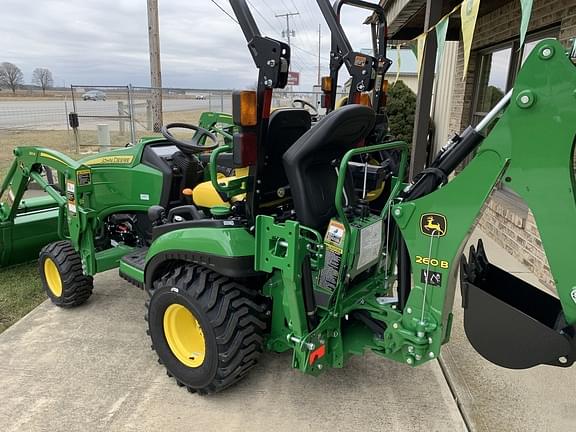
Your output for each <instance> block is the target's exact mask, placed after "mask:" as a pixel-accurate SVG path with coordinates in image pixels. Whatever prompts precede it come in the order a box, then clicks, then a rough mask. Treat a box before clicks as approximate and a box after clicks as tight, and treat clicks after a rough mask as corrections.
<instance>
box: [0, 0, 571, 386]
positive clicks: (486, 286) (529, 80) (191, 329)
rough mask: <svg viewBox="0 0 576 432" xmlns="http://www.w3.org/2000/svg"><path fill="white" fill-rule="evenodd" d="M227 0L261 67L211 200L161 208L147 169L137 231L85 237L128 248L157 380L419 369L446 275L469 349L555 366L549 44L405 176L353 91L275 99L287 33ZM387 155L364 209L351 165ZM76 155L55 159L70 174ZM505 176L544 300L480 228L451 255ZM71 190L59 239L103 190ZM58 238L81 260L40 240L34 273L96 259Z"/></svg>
mask: <svg viewBox="0 0 576 432" xmlns="http://www.w3.org/2000/svg"><path fill="white" fill-rule="evenodd" d="M317 1H318V3H319V4H320V5H321V6H322V7H323V8H327V7H328V6H330V5H329V2H328V0H317ZM230 3H231V6H232V9H233V11H234V13H235V14H236V17H237V19H238V22H239V24H240V26H241V28H242V31H243V33H244V36H245V38H246V40H247V42H248V46H249V50H250V53H251V55H252V57H253V59H254V62H255V65H256V67H257V69H258V70H259V76H258V88H257V90H256V91H242V92H236V93H235V94H234V96H233V107H234V109H233V115H232V119H233V122H234V127H235V129H234V134H233V137H232V138H231V139H230V140H228V141H227V142H226V143H225V144H224V145H222V146H220V147H218V148H215V149H213V150H212V152H211V154H210V161H209V163H208V164H207V166H206V169H207V170H208V171H209V172H210V183H209V184H204V185H203V188H202V189H201V190H200V191H201V192H203V193H208V192H209V190H211V193H212V195H210V196H212V197H213V196H217V197H218V198H219V200H216V199H214V200H202V194H200V193H192V194H191V195H190V196H191V199H190V201H189V203H188V204H185V205H180V206H178V207H179V210H178V211H174V208H172V209H171V208H169V207H167V206H165V205H163V204H162V201H161V199H160V197H161V196H162V195H161V193H160V184H158V185H156V184H150V185H149V186H148V189H150V190H152V191H156V190H157V191H158V192H154V194H150V197H151V199H150V204H152V203H154V204H156V205H151V206H148V207H149V208H148V210H147V220H148V221H149V223H150V226H151V237H150V242H149V243H146V244H142V245H137V246H138V247H133V248H131V249H130V250H129V251H128V252H126V253H124V252H125V251H124V250H123V248H125V242H123V241H117V244H116V245H115V246H113V247H112V248H109V249H107V250H105V251H103V252H96V254H98V253H105V254H110V255H113V256H114V257H119V256H120V255H123V254H124V255H123V256H122V258H121V259H120V272H121V274H123V275H124V277H126V278H127V279H128V280H130V281H131V282H133V283H134V284H136V285H138V286H141V287H143V288H144V289H145V291H146V293H147V295H148V296H149V300H148V301H147V303H146V304H147V312H146V319H147V322H148V333H149V335H150V337H151V340H152V346H153V349H154V350H155V351H156V353H157V355H158V357H159V360H160V363H162V364H163V365H164V366H165V368H166V370H167V373H168V375H169V376H172V377H174V379H175V381H176V382H177V383H178V385H180V386H183V387H186V388H187V389H188V390H189V391H191V392H197V393H199V394H209V393H214V392H218V391H221V390H223V389H225V388H227V387H229V386H231V385H233V384H234V383H236V382H237V381H239V380H240V379H242V378H244V377H245V376H246V375H247V373H248V372H249V370H250V369H251V368H253V367H254V365H255V364H256V363H257V361H258V358H259V355H260V353H261V352H263V351H273V352H284V351H288V352H291V353H292V367H294V368H296V369H298V370H300V371H302V372H304V373H307V374H310V375H318V374H321V373H323V372H325V371H326V370H328V369H330V368H334V367H337V368H341V367H344V365H345V364H346V361H347V360H348V359H349V358H350V357H351V356H352V355H361V354H363V353H364V352H366V351H367V350H369V351H372V352H373V353H376V354H377V355H380V356H382V357H385V358H387V359H390V360H393V361H397V362H402V363H405V364H407V365H410V366H413V367H416V366H419V365H422V364H424V363H426V362H428V361H431V360H434V359H436V358H437V357H438V356H439V354H440V350H441V347H442V345H443V344H445V343H447V342H448V341H449V340H450V332H451V328H452V308H453V303H454V297H455V290H456V287H457V285H458V273H459V272H460V279H461V281H460V286H461V290H462V306H463V307H464V325H465V330H466V334H467V335H468V338H469V339H470V342H471V343H472V345H473V346H474V347H475V348H476V350H477V351H478V352H479V353H480V354H481V355H482V356H484V357H485V358H487V359H488V360H490V361H492V362H494V363H496V364H499V365H501V366H503V367H508V368H514V369H523V368H528V367H532V366H535V365H539V364H547V365H552V366H559V367H567V366H571V365H572V364H573V363H574V361H575V359H576V343H575V324H576V288H575V285H576V284H575V283H574V280H573V279H574V278H573V273H572V269H571V260H570V255H569V254H570V252H569V247H570V246H571V245H573V244H576V230H575V229H574V227H573V222H572V221H573V220H574V219H575V218H576V198H575V193H574V186H575V181H574V171H573V149H574V139H575V136H576V103H575V101H574V94H575V91H576V90H575V89H576V70H575V69H574V68H575V66H574V64H573V63H572V62H571V59H570V58H569V57H568V56H567V55H566V54H565V52H564V48H563V47H562V45H561V44H560V43H558V42H557V41H555V40H552V39H550V40H545V41H542V42H540V43H539V44H538V45H537V46H536V47H535V48H534V50H533V52H532V54H531V55H530V56H529V57H528V58H527V60H526V62H525V63H524V66H523V68H522V70H521V71H520V73H519V75H518V78H517V80H516V85H515V88H514V90H513V91H511V92H510V93H508V94H507V95H506V96H505V97H504V99H503V100H502V101H501V102H500V103H499V104H498V105H497V106H496V107H495V108H494V109H493V110H492V111H491V112H490V113H489V114H488V115H487V116H486V117H485V119H484V120H483V121H482V122H481V123H480V124H479V125H478V126H476V127H469V128H467V129H466V130H465V131H464V132H463V133H462V134H460V135H457V136H455V137H454V138H453V139H452V140H451V141H450V142H449V143H448V144H447V145H446V146H445V147H444V148H443V149H442V151H441V152H440V153H439V154H438V156H437V157H436V159H435V160H434V161H433V162H432V163H431V164H430V166H429V167H427V168H426V169H425V170H424V171H423V172H422V173H421V174H420V175H419V176H417V178H416V179H415V180H414V181H413V182H412V183H406V182H404V178H405V176H404V173H405V170H406V161H407V156H408V154H407V153H408V147H407V145H406V144H405V143H403V142H388V143H376V144H372V145H369V146H365V145H363V144H364V143H365V140H366V137H367V136H369V134H370V133H371V132H372V130H373V128H374V124H375V122H376V121H377V117H376V113H375V112H374V110H373V109H372V108H370V107H368V106H364V105H359V104H350V105H347V106H345V107H342V108H340V109H337V110H334V111H333V112H332V113H330V114H329V115H327V116H326V117H324V118H323V119H322V120H320V121H319V122H318V123H317V124H316V125H315V126H314V127H311V119H310V115H309V113H308V112H307V111H305V110H301V109H286V110H276V111H274V112H271V109H270V105H271V100H272V93H273V90H274V89H275V88H283V87H284V86H285V85H286V83H287V78H288V70H289V65H290V47H289V46H288V45H287V44H285V43H283V42H280V41H276V40H274V39H271V38H268V37H265V36H262V35H261V34H260V32H259V29H258V27H257V25H256V22H255V21H254V18H253V16H252V14H251V12H250V10H249V8H248V6H247V4H246V2H245V0H231V2H230ZM488 126H490V127H491V130H490V132H489V133H488V135H487V136H484V135H483V132H484V131H486V130H487V128H488ZM180 144H181V145H183V148H188V149H191V147H190V145H191V144H193V143H188V144H186V143H183V142H181V143H180ZM196 144H198V143H196ZM187 145H188V147H186V146H187ZM193 147H199V146H198V145H193ZM204 149H206V147H204ZM389 150H397V151H399V152H400V154H401V158H400V165H399V172H398V175H396V176H394V177H392V178H391V179H389V180H387V181H388V182H390V184H389V185H388V186H389V187H388V188H387V190H388V192H386V197H385V199H384V200H383V204H382V205H381V207H380V208H377V209H375V208H374V206H371V205H370V204H369V202H368V200H367V195H368V193H369V192H370V190H371V188H380V187H381V186H382V185H381V184H372V182H374V181H375V180H374V178H372V176H371V175H370V173H369V171H368V165H367V164H366V165H365V169H364V176H355V175H354V170H355V169H357V164H358V162H355V160H358V157H360V156H363V155H364V156H365V155H371V154H373V153H377V152H381V151H389ZM129 151H130V150H126V152H129ZM122 156H123V157H125V156H124V154H122ZM470 156H473V158H472V160H471V162H470V163H469V164H468V165H467V166H466V167H465V168H464V169H463V170H462V171H461V172H460V173H459V174H458V175H456V176H453V174H454V171H455V170H456V168H457V167H458V166H459V165H460V164H461V163H463V162H464V161H465V160H466V159H467V158H469V157H470ZM30 157H37V156H36V155H34V156H32V155H31V156H30ZM228 157H230V158H231V160H232V161H233V165H234V168H235V170H236V171H237V172H235V173H233V175H228V176H225V175H223V174H222V173H219V172H218V168H217V167H218V166H219V165H220V162H221V160H224V159H226V158H228ZM65 162H68V161H65ZM69 163H70V162H68V164H69ZM32 165H33V164H32ZM84 165H86V164H84ZM14 169H17V168H14ZM81 169H83V167H82V166H80V165H79V166H78V167H77V169H76V171H75V172H74V173H71V174H74V175H75V176H76V177H74V178H75V179H77V180H76V183H77V184H78V187H79V180H78V179H79V177H78V175H79V172H78V170H81ZM71 174H70V175H71ZM29 176H32V174H30V175H29ZM66 178H68V177H66ZM95 180H96V173H95V172H94V173H92V177H91V182H90V184H91V185H93V186H96V185H97V184H98V185H99V184H100V183H102V184H104V183H105V184H107V186H106V187H107V188H112V187H117V188H118V189H119V187H118V185H117V184H116V183H114V182H117V181H118V180H116V179H113V182H112V183H109V182H108V180H109V178H108V177H107V176H106V177H105V176H102V178H101V179H100V180H101V181H98V182H96V181H95ZM380 181H382V180H381V179H380ZM501 181H502V182H504V183H505V184H506V185H507V186H508V187H509V188H511V189H512V190H514V191H515V192H516V193H517V194H518V195H520V196H521V197H522V198H523V199H524V200H525V201H526V203H527V204H528V205H529V206H530V208H531V209H532V211H533V214H534V217H535V219H536V221H537V224H538V228H539V230H540V233H541V237H542V243H543V246H544V249H545V251H546V255H547V257H548V260H549V264H550V268H551V271H552V274H553V275H554V280H555V282H556V291H557V294H558V298H557V297H554V296H552V295H550V294H548V293H545V292H543V291H539V290H538V289H536V288H535V287H533V286H531V285H529V284H527V283H525V282H522V281H520V280H518V279H517V278H516V277H515V276H513V275H510V274H507V273H506V272H504V271H503V270H501V269H500V268H498V267H497V266H495V265H494V264H492V263H490V262H489V260H488V257H487V254H486V252H485V251H484V247H483V244H482V243H481V242H480V243H479V244H478V245H477V246H476V247H474V248H472V249H471V251H470V253H469V255H468V258H464V256H463V254H462V253H463V249H464V246H465V244H466V242H467V240H468V238H469V236H470V234H471V232H472V230H473V229H474V227H475V224H476V220H477V218H478V217H479V214H480V212H481V209H482V207H483V205H484V203H485V202H486V200H487V199H488V198H489V196H490V194H491V192H492V190H493V189H494V187H495V186H496V185H497V184H498V183H499V182H501ZM376 183H378V178H377V179H376ZM132 186H133V187H136V186H134V185H132ZM199 186H200V185H197V186H196V187H195V188H194V191H193V192H195V191H196V188H198V187H199ZM210 187H211V189H210ZM155 188H156V189H155ZM5 189H6V187H3V192H4V190H5ZM74 192H75V194H74V196H73V197H74V200H73V202H71V201H70V200H71V197H70V196H68V198H67V200H68V201H67V202H68V205H67V206H64V208H63V210H61V211H62V212H63V213H64V215H65V216H66V218H65V219H64V220H65V221H67V224H68V232H69V233H70V235H71V237H72V238H73V239H74V237H73V236H74V230H75V229H76V228H75V226H76V225H77V224H79V226H87V223H88V225H90V221H96V220H98V219H97V218H96V219H94V218H92V217H91V215H93V214H94V213H93V212H94V211H95V210H94V208H93V206H94V203H95V202H99V201H96V200H100V199H111V198H110V197H111V196H114V194H111V195H105V196H104V197H99V196H98V194H97V192H96V191H92V190H90V193H87V192H85V191H84V190H79V189H75V191H74ZM116 193H120V192H119V191H116ZM214 194H215V195H214ZM106 197H108V198H106ZM152 197H154V199H152ZM71 203H73V204H74V205H75V206H76V207H75V209H76V214H77V216H74V211H72V208H71V206H70V204H71ZM138 209H140V207H138ZM122 211H125V210H124V209H123V210H122ZM176 216H178V217H176ZM75 218H76V219H75ZM83 221H84V222H83ZM92 223H95V222H92ZM64 229H65V227H63V228H62V230H64ZM72 247H73V250H72V251H69V252H70V253H71V254H72V253H78V254H79V260H76V261H75V260H72V261H71V262H69V263H68V264H65V263H64V262H63V261H62V262H58V261H57V260H55V265H54V267H52V266H51V265H50V264H48V265H46V264H45V263H46V260H45V259H44V258H42V257H43V256H45V255H46V254H45V255H41V270H42V268H44V270H43V271H44V273H43V274H44V275H45V283H48V284H49V285H50V284H53V285H54V287H55V288H58V286H61V287H62V292H63V293H66V292H67V291H66V290H67V289H68V290H70V289H71V288H70V287H81V286H83V285H82V284H84V283H87V281H86V280H84V279H82V277H89V276H91V275H92V274H94V272H95V271H100V270H101V269H100V267H98V265H97V266H96V268H94V267H93V266H91V264H90V263H91V262H93V261H91V260H93V259H94V257H93V256H90V254H89V253H87V251H88V248H86V246H85V245H84V244H75V243H74V241H73V242H72ZM92 250H93V251H94V247H93V246H92ZM59 251H60V252H58V253H60V254H61V253H64V252H62V251H63V249H62V247H60V249H59ZM54 253H56V252H54ZM42 266H44V267H42ZM73 266H76V267H75V268H74V269H72V270H70V268H71V267H73ZM78 268H80V270H78ZM70 272H72V273H70ZM70 274H74V275H76V276H77V280H76V279H74V278H72V277H71V276H70ZM56 303H57V302H56ZM57 304H58V303H57Z"/></svg>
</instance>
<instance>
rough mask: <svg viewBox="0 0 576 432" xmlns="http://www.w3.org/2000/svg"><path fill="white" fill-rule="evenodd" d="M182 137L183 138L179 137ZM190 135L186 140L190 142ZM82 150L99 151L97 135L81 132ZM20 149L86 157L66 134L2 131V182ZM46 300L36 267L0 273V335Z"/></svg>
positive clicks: (180, 117)
mask: <svg viewBox="0 0 576 432" xmlns="http://www.w3.org/2000/svg"><path fill="white" fill-rule="evenodd" d="M200 113H201V112H200V111H197V112H196V111H192V112H190V111H185V112H169V113H164V119H163V120H164V123H165V124H167V123H172V122H176V121H179V122H185V123H192V124H197V122H198V119H199V117H200ZM137 135H138V137H142V136H144V135H153V132H150V131H138V133H137ZM179 136H182V135H179ZM189 136H190V134H189V133H188V135H187V136H186V138H189ZM80 140H81V143H82V144H83V146H82V147H81V152H82V153H85V152H90V151H92V152H94V151H98V146H97V137H96V131H88V130H80ZM128 141H129V136H121V135H120V134H119V133H118V132H114V131H113V132H112V133H111V142H112V145H115V146H124V145H125V144H126V143H127V142H128ZM18 146H41V147H47V148H50V149H54V150H58V151H60V152H62V153H65V154H67V155H68V156H70V157H72V158H73V159H79V158H81V157H83V156H84V155H83V154H78V153H76V151H75V145H74V137H73V135H72V133H71V132H68V131H67V130H47V131H44V130H10V131H6V130H0V181H2V180H3V179H4V175H5V173H6V171H7V170H8V168H9V167H10V164H11V163H12V160H13V154H12V150H13V149H14V148H15V147H18ZM45 299H46V294H45V293H44V291H43V290H42V285H41V282H40V276H39V274H38V269H37V264H36V263H28V264H21V265H18V266H14V267H9V268H7V269H0V333H2V332H3V331H4V330H6V329H7V328H8V327H10V326H11V325H12V324H14V323H15V322H16V321H18V320H19V319H20V318H22V317H23V316H24V315H26V314H27V313H28V312H30V311H31V310H32V309H34V308H35V307H36V306H38V305H39V304H40V303H42V302H43V301H44V300H45Z"/></svg>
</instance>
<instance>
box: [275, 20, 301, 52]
mask: <svg viewBox="0 0 576 432" xmlns="http://www.w3.org/2000/svg"><path fill="white" fill-rule="evenodd" d="M296 15H300V13H299V12H288V13H285V14H278V15H276V18H284V17H286V30H282V36H284V35H286V39H288V46H290V37H291V36H296V33H295V32H294V30H290V17H291V16H296Z"/></svg>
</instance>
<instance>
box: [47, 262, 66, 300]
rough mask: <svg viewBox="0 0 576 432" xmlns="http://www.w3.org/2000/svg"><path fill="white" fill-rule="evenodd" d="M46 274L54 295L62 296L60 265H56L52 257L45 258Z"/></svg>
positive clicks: (49, 287)
mask: <svg viewBox="0 0 576 432" xmlns="http://www.w3.org/2000/svg"><path fill="white" fill-rule="evenodd" d="M44 276H45V277H46V283H47V284H48V289H50V291H52V294H54V296H56V297H60V296H61V295H62V279H60V272H59V271H58V267H56V264H55V263H54V261H52V259H51V258H46V259H45V260H44Z"/></svg>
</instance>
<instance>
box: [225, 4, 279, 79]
mask: <svg viewBox="0 0 576 432" xmlns="http://www.w3.org/2000/svg"><path fill="white" fill-rule="evenodd" d="M230 6H232V10H233V11H234V14H235V15H236V18H237V19H238V24H240V28H241V29H242V32H243V33H244V37H245V38H246V42H248V48H249V50H250V54H252V58H253V59H254V63H255V64H256V67H257V68H258V69H259V70H260V76H259V78H258V85H259V86H260V85H263V87H264V88H267V89H272V88H284V87H285V86H286V84H287V82H288V69H289V67H290V47H289V46H288V45H287V44H285V43H284V42H281V41H277V40H275V39H272V38H269V37H265V36H262V34H261V33H260V30H259V29H258V25H257V24H256V21H255V20H254V16H253V15H252V12H250V8H249V7H248V5H247V4H246V0H230Z"/></svg>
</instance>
